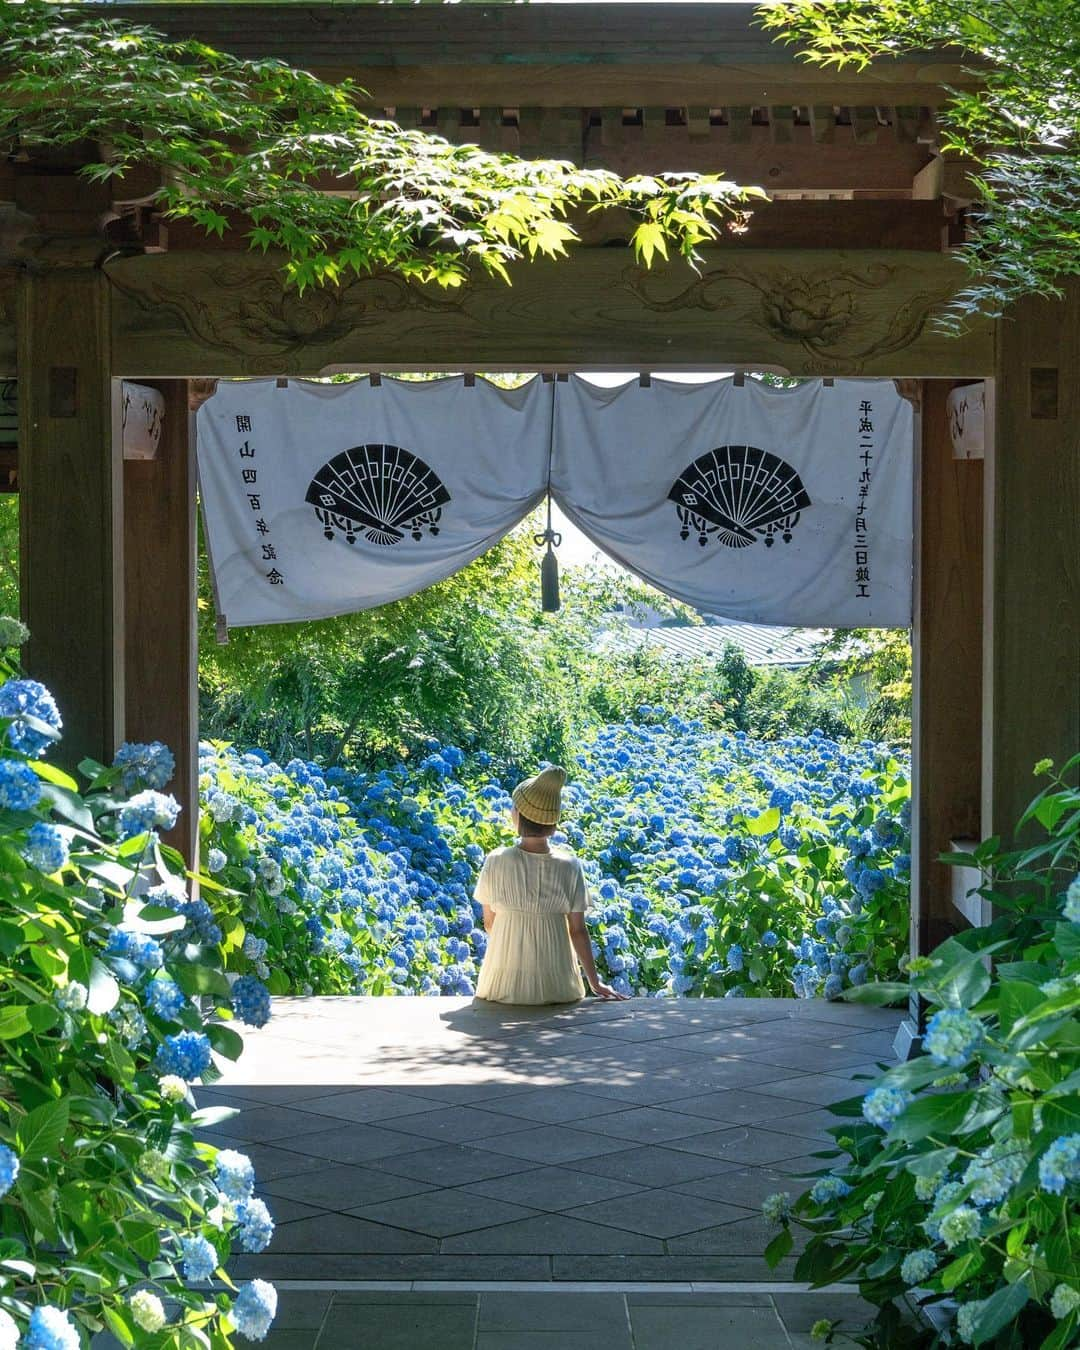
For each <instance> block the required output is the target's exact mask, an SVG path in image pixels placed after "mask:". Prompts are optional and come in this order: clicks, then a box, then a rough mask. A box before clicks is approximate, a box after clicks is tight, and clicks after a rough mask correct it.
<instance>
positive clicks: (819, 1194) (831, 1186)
mask: <svg viewBox="0 0 1080 1350" xmlns="http://www.w3.org/2000/svg"><path fill="white" fill-rule="evenodd" d="M850 1194H851V1187H850V1186H849V1185H848V1183H847V1182H846V1181H845V1180H844V1178H843V1177H837V1176H827V1177H820V1178H819V1179H818V1180H817V1181H815V1182H814V1184H813V1186H812V1187H811V1188H810V1199H811V1200H813V1202H814V1204H815V1205H829V1204H832V1203H833V1201H835V1200H843V1198H844V1196H845V1195H850Z"/></svg>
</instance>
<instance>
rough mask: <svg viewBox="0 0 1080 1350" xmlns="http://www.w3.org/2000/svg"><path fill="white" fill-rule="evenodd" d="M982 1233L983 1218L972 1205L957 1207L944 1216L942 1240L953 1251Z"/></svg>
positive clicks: (942, 1220)
mask: <svg viewBox="0 0 1080 1350" xmlns="http://www.w3.org/2000/svg"><path fill="white" fill-rule="evenodd" d="M981 1231H982V1216H981V1215H980V1213H979V1211H978V1210H977V1209H975V1208H974V1207H973V1206H972V1205H957V1207H956V1208H955V1209H954V1210H951V1211H950V1212H949V1213H948V1214H945V1215H943V1216H942V1219H941V1240H942V1242H944V1243H945V1246H946V1247H948V1249H949V1251H952V1250H953V1248H954V1247H959V1246H960V1244H961V1243H962V1242H969V1241H970V1240H971V1239H972V1238H977V1237H978V1236H979V1233H980V1232H981Z"/></svg>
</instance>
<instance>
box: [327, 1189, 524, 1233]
mask: <svg viewBox="0 0 1080 1350" xmlns="http://www.w3.org/2000/svg"><path fill="white" fill-rule="evenodd" d="M350 1213H351V1214H353V1215H355V1217H356V1218H358V1219H367V1220H368V1221H369V1222H371V1223H380V1224H391V1225H392V1226H394V1227H395V1228H406V1229H408V1230H409V1232H411V1233H427V1234H430V1236H432V1237H440V1238H441V1237H449V1236H450V1235H451V1234H453V1233H468V1232H470V1231H471V1230H472V1229H474V1228H491V1227H493V1226H494V1225H496V1224H502V1223H510V1222H511V1221H512V1220H514V1219H528V1218H531V1217H533V1215H534V1214H535V1213H536V1211H535V1210H533V1209H528V1208H525V1207H523V1206H522V1205H514V1204H508V1203H506V1202H505V1201H503V1200H492V1199H491V1198H489V1197H487V1196H481V1195H470V1194H469V1193H468V1192H467V1191H461V1190H442V1191H427V1192H424V1193H423V1194H421V1195H410V1196H405V1197H404V1198H403V1199H400V1200H387V1201H384V1202H383V1203H382V1204H379V1205H366V1206H365V1207H363V1208H362V1209H354V1210H351V1211H350Z"/></svg>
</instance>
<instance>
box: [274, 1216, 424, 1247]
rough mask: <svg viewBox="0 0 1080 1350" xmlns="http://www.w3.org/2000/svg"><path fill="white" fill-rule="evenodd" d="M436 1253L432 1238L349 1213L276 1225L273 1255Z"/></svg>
mask: <svg viewBox="0 0 1080 1350" xmlns="http://www.w3.org/2000/svg"><path fill="white" fill-rule="evenodd" d="M437 1250H438V1243H437V1242H436V1240H435V1239H434V1238H433V1237H428V1236H427V1235H426V1234H423V1233H417V1232H407V1231H406V1230H405V1229H403V1228H392V1227H390V1226H389V1225H387V1224H381V1223H370V1222H368V1221H366V1220H364V1219H357V1218H354V1217H353V1216H352V1215H350V1214H320V1215H319V1216H318V1217H317V1218H314V1219H295V1220H294V1221H293V1222H292V1223H282V1224H279V1225H278V1227H277V1229H276V1230H275V1232H274V1243H273V1252H274V1255H275V1256H277V1255H282V1254H285V1253H289V1252H299V1253H308V1252H311V1253H318V1252H354V1253H357V1254H366V1253H369V1252H394V1253H398V1252H428V1253H434V1252H436V1251H437Z"/></svg>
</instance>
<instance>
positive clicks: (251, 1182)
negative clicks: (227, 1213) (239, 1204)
mask: <svg viewBox="0 0 1080 1350" xmlns="http://www.w3.org/2000/svg"><path fill="white" fill-rule="evenodd" d="M214 1171H215V1176H216V1179H217V1184H218V1189H219V1190H220V1191H221V1193H222V1195H224V1196H225V1197H226V1198H227V1199H229V1200H235V1201H246V1200H250V1199H251V1195H252V1192H253V1191H254V1189H255V1168H254V1167H253V1166H252V1165H251V1159H250V1158H249V1157H248V1156H247V1154H246V1153H239V1152H237V1150H236V1149H234V1148H223V1149H221V1150H220V1152H219V1153H218V1155H217V1157H216V1159H215V1160H214Z"/></svg>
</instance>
